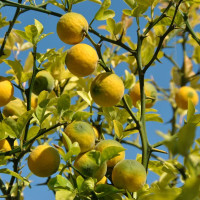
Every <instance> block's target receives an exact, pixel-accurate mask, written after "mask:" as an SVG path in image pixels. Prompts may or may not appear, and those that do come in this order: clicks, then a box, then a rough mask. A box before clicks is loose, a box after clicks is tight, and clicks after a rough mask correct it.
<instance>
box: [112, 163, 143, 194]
mask: <svg viewBox="0 0 200 200" xmlns="http://www.w3.org/2000/svg"><path fill="white" fill-rule="evenodd" d="M112 181H113V184H114V186H115V187H117V188H120V189H126V190H128V191H129V192H136V191H138V190H139V189H141V188H142V187H143V185H144V184H145V182H146V171H145V168H144V166H143V165H142V164H141V163H139V162H138V161H136V160H122V161H120V162H119V163H117V164H116V165H115V167H114V168H113V171H112Z"/></svg>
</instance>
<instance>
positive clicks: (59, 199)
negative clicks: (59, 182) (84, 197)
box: [55, 190, 76, 200]
mask: <svg viewBox="0 0 200 200" xmlns="http://www.w3.org/2000/svg"><path fill="white" fill-rule="evenodd" d="M75 197H76V192H75V191H74V192H71V191H69V190H58V191H56V195H55V200H73V199H74V198H75Z"/></svg>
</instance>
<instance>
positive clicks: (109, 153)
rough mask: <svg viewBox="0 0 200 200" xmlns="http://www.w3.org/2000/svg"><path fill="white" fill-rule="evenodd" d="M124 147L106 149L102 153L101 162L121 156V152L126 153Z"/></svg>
mask: <svg viewBox="0 0 200 200" xmlns="http://www.w3.org/2000/svg"><path fill="white" fill-rule="evenodd" d="M124 150H126V149H124V148H123V147H117V146H109V147H106V148H105V149H104V150H103V151H102V152H101V162H102V163H103V162H105V161H108V160H110V159H112V158H114V157H116V156H118V155H119V153H120V152H122V151H124Z"/></svg>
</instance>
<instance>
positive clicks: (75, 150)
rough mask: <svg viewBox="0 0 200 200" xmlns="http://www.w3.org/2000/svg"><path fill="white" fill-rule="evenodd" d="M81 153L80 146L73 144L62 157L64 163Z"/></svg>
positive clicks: (76, 143)
mask: <svg viewBox="0 0 200 200" xmlns="http://www.w3.org/2000/svg"><path fill="white" fill-rule="evenodd" d="M80 152H81V149H80V146H79V144H78V142H74V143H73V144H72V145H71V147H70V149H69V151H68V152H67V154H66V155H65V157H64V160H65V161H68V160H69V159H70V158H71V157H72V156H73V155H74V156H77V155H78V154H79V153H80Z"/></svg>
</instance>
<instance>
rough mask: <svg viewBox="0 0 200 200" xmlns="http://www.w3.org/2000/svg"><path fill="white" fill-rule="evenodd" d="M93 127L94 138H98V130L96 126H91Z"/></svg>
mask: <svg viewBox="0 0 200 200" xmlns="http://www.w3.org/2000/svg"><path fill="white" fill-rule="evenodd" d="M92 128H93V130H94V133H95V138H96V139H99V131H98V130H97V128H96V127H94V126H93V127H92Z"/></svg>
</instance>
